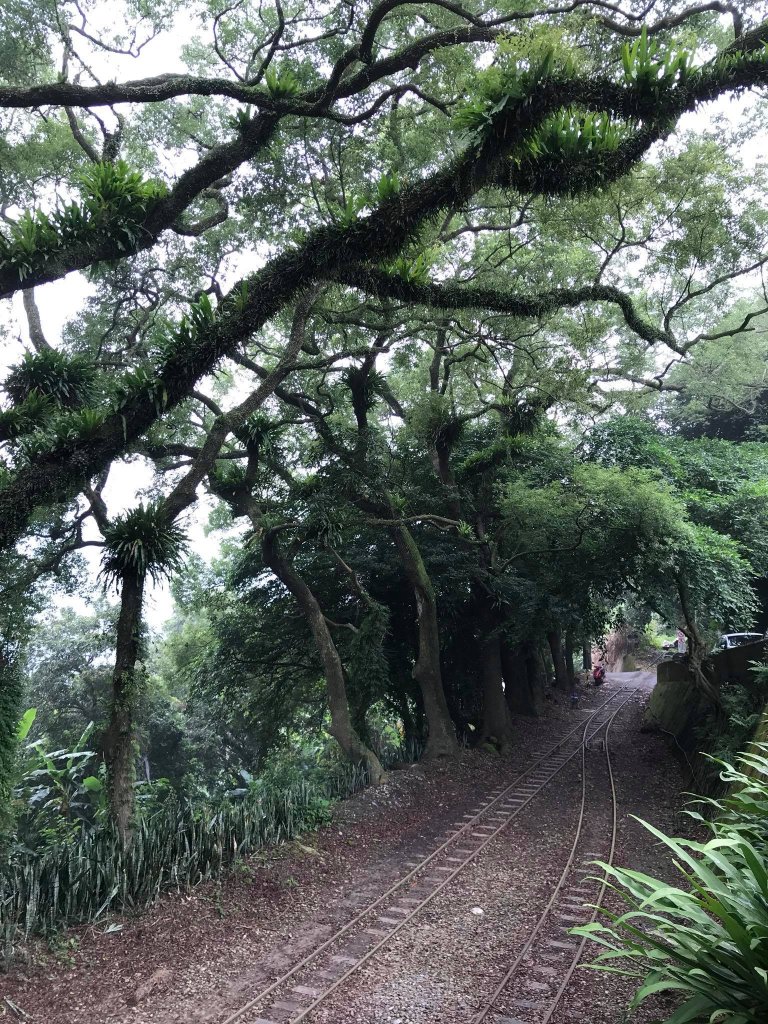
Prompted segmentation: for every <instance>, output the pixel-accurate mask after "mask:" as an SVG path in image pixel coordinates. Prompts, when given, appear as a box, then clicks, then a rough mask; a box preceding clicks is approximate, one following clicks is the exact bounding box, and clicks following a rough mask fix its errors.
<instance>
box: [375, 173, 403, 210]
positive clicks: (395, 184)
mask: <svg viewBox="0 0 768 1024" xmlns="http://www.w3.org/2000/svg"><path fill="white" fill-rule="evenodd" d="M400 187H401V185H400V176H399V175H398V173H397V171H396V170H391V171H388V172H387V173H386V174H382V176H381V177H380V178H379V180H378V182H377V183H376V197H377V199H378V200H379V202H381V203H386V202H388V201H389V200H390V199H394V198H395V197H396V196H397V195H398V194H399V192H400Z"/></svg>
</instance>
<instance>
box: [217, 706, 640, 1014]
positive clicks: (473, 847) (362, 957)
mask: <svg viewBox="0 0 768 1024" xmlns="http://www.w3.org/2000/svg"><path fill="white" fill-rule="evenodd" d="M627 692H628V690H627V689H626V688H622V689H620V690H617V691H616V692H615V693H613V694H612V695H611V696H610V697H609V698H608V699H607V700H606V701H604V702H603V703H602V704H600V705H599V706H598V707H597V708H596V709H594V711H592V712H590V713H589V714H588V717H587V718H586V720H585V721H584V722H583V723H580V724H579V725H578V726H576V727H575V728H574V729H571V730H570V731H569V732H567V733H566V734H565V735H564V736H562V737H561V738H560V739H559V740H558V741H557V743H556V744H555V745H554V746H552V747H551V748H549V749H548V750H547V751H545V752H543V753H541V755H539V756H537V757H536V760H534V761H533V763H532V764H530V765H529V766H528V768H527V769H526V770H525V771H524V772H522V773H521V774H520V775H519V776H518V777H517V778H516V779H515V780H514V781H513V782H512V783H511V784H510V785H509V786H506V787H503V788H501V789H497V790H493V791H491V793H490V794H489V799H488V800H487V801H486V803H485V804H483V805H482V806H480V807H476V808H473V809H472V811H471V812H470V813H468V814H465V815H464V819H467V820H463V821H460V822H456V824H455V825H454V826H453V827H452V828H450V829H449V830H448V831H447V833H446V837H445V839H444V840H443V841H442V842H441V843H440V845H439V846H438V847H437V848H436V849H435V850H433V851H432V852H431V853H430V854H429V855H427V856H426V857H424V858H423V859H421V860H420V861H418V862H416V863H410V864H408V865H407V867H408V868H409V871H408V873H407V874H405V875H404V876H403V877H402V878H400V879H399V880H398V881H397V882H395V883H394V884H393V885H391V886H390V887H389V888H388V889H387V890H386V891H385V892H384V893H382V894H381V895H380V896H378V897H377V898H376V899H374V900H373V901H371V902H370V903H368V904H367V905H366V906H365V907H363V908H362V909H361V910H360V911H358V912H357V913H356V914H355V916H354V917H353V918H352V919H351V920H350V921H348V922H347V923H346V924H345V925H343V926H342V927H341V928H339V929H338V930H337V931H336V932H335V933H334V934H333V935H331V936H330V937H329V938H328V939H326V940H325V941H324V942H322V943H320V945H318V946H317V947H316V948H315V949H314V950H313V951H312V952H311V953H309V954H308V955H307V956H305V957H304V958H303V959H302V960H300V961H299V962H298V963H297V964H295V965H294V966H293V967H291V968H290V970H288V971H286V972H285V973H284V974H282V975H281V976H280V977H278V978H276V979H275V980H274V981H272V982H271V983H270V984H269V985H267V986H266V987H264V988H263V989H261V990H260V991H258V992H257V993H255V994H254V995H253V996H252V997H251V998H250V999H248V1001H247V1002H246V1003H244V1004H243V1005H241V1006H240V1007H238V1008H237V1009H235V1010H230V1011H229V1013H228V1015H226V1016H224V1015H222V1016H221V1017H218V1018H216V1020H217V1024H299V1022H300V1021H304V1020H306V1019H307V1018H308V1017H310V1015H311V1014H312V1013H313V1012H314V1011H315V1010H316V1009H317V1008H318V1007H319V1006H320V1005H321V1004H322V1003H324V1002H325V1001H326V1000H327V999H328V998H329V996H331V995H332V994H333V993H334V992H336V990H337V989H339V988H340V987H341V986H342V985H343V984H344V983H345V982H346V981H347V980H348V979H349V978H350V977H351V976H352V975H353V974H355V973H356V971H358V970H359V969H360V968H361V967H362V966H363V965H364V964H366V963H367V962H368V961H369V960H371V958H372V957H374V956H376V954H377V953H378V952H379V951H380V950H381V949H382V948H383V947H384V946H386V945H387V944H388V943H389V942H390V941H391V940H392V939H393V938H394V937H395V935H397V934H398V933H399V932H400V931H401V930H402V929H403V928H405V927H406V926H407V925H409V924H411V923H412V922H413V920H414V919H415V918H416V917H417V916H418V915H419V913H420V912H421V911H422V910H423V909H424V907H426V906H427V905H428V904H429V903H431V902H432V900H433V899H435V897H436V896H438V895H439V894H440V893H441V892H443V890H444V889H445V888H446V887H447V886H449V885H450V884H451V883H452V882H453V881H454V880H455V879H456V878H457V877H458V876H459V875H460V874H461V872H462V871H463V870H464V869H465V868H466V867H467V866H468V865H469V864H471V863H472V862H473V861H474V860H475V859H476V857H477V856H478V854H479V853H480V852H481V851H482V850H484V849H485V848H486V847H487V846H488V844H489V843H491V842H493V840H494V839H496V838H497V837H498V836H499V835H500V834H501V833H502V832H503V831H504V829H505V828H506V827H507V825H508V824H509V823H510V822H511V821H512V820H513V819H514V818H515V817H516V816H517V815H518V814H519V813H520V811H521V810H522V809H523V808H524V807H526V806H527V805H528V804H529V803H530V802H531V800H533V799H534V798H535V797H536V796H537V795H538V794H539V793H540V792H541V791H542V790H543V789H544V788H545V787H546V786H547V785H549V783H550V782H551V781H552V780H553V779H554V778H555V777H556V776H558V775H559V774H560V772H562V771H563V770H564V769H565V768H566V766H567V765H568V764H570V763H571V762H572V761H573V760H574V759H575V758H576V757H577V756H578V755H579V753H581V756H582V762H584V759H585V756H586V755H585V744H586V743H587V742H588V741H589V740H590V739H591V738H593V737H595V736H597V734H598V733H599V732H600V731H601V730H602V729H604V728H606V727H610V723H611V722H612V721H613V719H614V718H615V716H616V714H618V712H619V711H620V710H621V708H622V707H623V706H624V704H626V703H627V701H628V700H629V699H630V697H631V696H632V694H634V693H635V692H636V690H634V689H632V690H631V691H629V696H626V694H627ZM622 698H626V699H624V700H622ZM617 702H620V703H618V706H616V705H617ZM606 749H607V743H606ZM584 763H585V762H584ZM584 778H585V772H584V770H583V769H582V780H584ZM583 790H584V783H583ZM584 806H585V798H584V793H583V799H582V809H581V816H580V821H579V829H580V830H581V823H582V821H583V818H584ZM574 851H575V844H574ZM574 851H572V855H571V861H569V866H568V867H569V869H570V866H571V863H572V858H573V856H574ZM566 873H567V872H566ZM561 883H562V879H561ZM560 888H562V885H559V887H558V889H557V892H559V891H560ZM545 914H546V912H545ZM539 930H540V929H539ZM574 967H575V964H574ZM571 973H572V971H571ZM511 976H512V975H511V974H510V978H511ZM569 977H570V975H569ZM488 1013H494V1014H496V1016H497V1018H499V1017H501V1015H500V1014H498V1013H496V1011H495V1010H494V1009H493V1004H490V1005H489V1006H488V1008H487V1011H486V1016H487V1015H488ZM479 1019H482V1018H479ZM502 1019H503V1018H502ZM547 1020H549V1018H547Z"/></svg>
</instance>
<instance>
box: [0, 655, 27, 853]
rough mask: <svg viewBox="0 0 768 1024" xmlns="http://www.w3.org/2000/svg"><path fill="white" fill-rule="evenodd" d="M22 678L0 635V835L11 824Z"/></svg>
mask: <svg viewBox="0 0 768 1024" xmlns="http://www.w3.org/2000/svg"><path fill="white" fill-rule="evenodd" d="M21 700H22V679H21V674H20V672H19V671H18V665H17V663H16V660H15V657H14V654H13V652H12V651H10V650H8V649H7V644H6V642H5V640H4V639H3V638H0V837H2V836H3V835H4V834H5V832H6V830H7V829H8V827H9V825H10V787H11V780H12V778H13V770H14V765H15V761H16V749H17V745H18V736H19V715H20V713H21Z"/></svg>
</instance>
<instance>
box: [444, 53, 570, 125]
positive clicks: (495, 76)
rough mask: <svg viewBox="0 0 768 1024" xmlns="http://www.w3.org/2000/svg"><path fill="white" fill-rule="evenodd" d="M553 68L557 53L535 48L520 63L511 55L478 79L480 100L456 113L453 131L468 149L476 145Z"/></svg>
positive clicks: (482, 73) (466, 105) (515, 56)
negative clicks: (500, 64)
mask: <svg viewBox="0 0 768 1024" xmlns="http://www.w3.org/2000/svg"><path fill="white" fill-rule="evenodd" d="M555 64H556V49H555V47H554V46H551V45H548V46H546V47H545V48H543V49H542V48H540V47H539V48H537V49H536V50H534V51H532V52H531V53H530V54H528V55H526V56H525V57H523V58H522V59H517V55H516V54H515V55H513V59H512V60H511V61H507V62H505V64H504V65H503V66H502V67H496V68H491V69H489V70H488V71H486V72H480V74H479V75H478V76H477V86H478V87H479V88H478V91H479V94H480V95H479V97H478V98H477V99H473V100H470V101H469V102H468V103H466V104H465V105H464V106H461V107H459V108H458V109H457V111H456V112H455V114H454V116H453V127H454V128H455V129H456V130H457V131H458V132H459V133H460V134H461V135H462V136H463V137H464V138H465V139H466V141H467V142H468V143H469V144H470V145H479V144H480V143H481V142H482V141H483V139H484V138H485V136H486V135H487V133H488V132H489V131H490V130H491V129H492V128H493V125H494V123H495V120H496V118H497V117H498V115H499V114H500V113H502V112H503V111H504V110H506V109H508V108H510V107H513V106H515V105H517V104H519V103H521V102H522V101H524V100H525V98H526V97H527V96H528V95H530V93H532V92H533V90H534V89H535V88H536V86H537V85H539V84H540V83H541V82H542V81H544V80H545V79H547V78H548V77H549V76H550V75H551V74H552V71H553V69H554V67H555Z"/></svg>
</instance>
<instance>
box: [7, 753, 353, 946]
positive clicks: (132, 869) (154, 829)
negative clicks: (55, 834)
mask: <svg viewBox="0 0 768 1024" xmlns="http://www.w3.org/2000/svg"><path fill="white" fill-rule="evenodd" d="M364 785H365V773H364V772H363V771H361V770H360V769H353V768H346V769H344V768H342V767H341V766H340V767H339V770H338V771H337V772H335V773H332V774H330V775H329V776H328V777H327V778H326V779H324V780H323V781H322V782H321V783H318V782H317V781H316V780H312V781H311V782H308V781H306V780H304V779H299V780H298V781H293V783H292V784H286V782H285V781H281V782H280V783H279V784H278V783H276V782H270V780H269V779H267V780H258V781H257V782H256V783H255V784H254V785H252V786H251V785H246V786H245V787H244V789H245V792H244V793H243V794H240V795H239V796H237V795H235V794H233V796H231V797H229V798H226V799H223V800H210V801H199V802H195V803H193V802H191V801H178V800H176V799H175V798H173V797H172V796H170V795H169V796H168V798H167V799H166V800H165V801H164V802H162V803H161V804H160V806H159V807H157V808H156V809H155V810H153V809H152V804H149V808H150V810H149V813H147V811H146V807H145V809H144V813H143V815H142V816H141V817H140V818H139V820H138V822H137V824H136V828H135V832H134V838H133V840H132V842H131V844H130V846H128V847H127V848H126V847H125V845H124V844H123V843H122V841H121V839H120V838H119V836H118V835H117V833H116V832H115V831H114V830H113V829H112V828H111V827H110V826H108V825H104V826H101V827H97V828H89V827H88V826H87V825H86V824H83V826H82V827H81V828H80V831H79V832H77V834H70V835H68V837H67V840H66V841H65V842H58V843H55V844H54V845H51V846H48V847H47V848H45V849H43V850H42V851H41V852H39V853H35V852H33V851H30V850H28V849H20V848H18V847H17V848H16V849H11V850H10V851H8V852H7V853H6V855H5V857H4V859H2V860H0V942H1V943H2V955H3V958H4V961H5V963H6V964H8V963H10V962H11V960H12V959H13V956H14V953H15V950H16V948H17V947H18V945H19V944H20V943H21V942H23V941H25V940H26V939H28V938H29V937H30V936H31V935H34V934H50V933H51V932H54V931H56V930H57V929H59V928H61V927H62V926H64V925H68V924H78V923H86V922H93V921H96V920H98V919H99V918H101V917H102V916H103V915H104V914H106V913H109V912H118V911H126V910H135V909H139V908H141V907H143V906H146V905H147V904H148V903H150V902H152V901H153V900H154V899H156V898H157V896H158V895H159V894H160V893H161V892H162V891H164V890H167V889H177V890H182V889H184V890H186V889H189V888H191V887H192V886H194V885H197V884H198V883H200V882H203V881H206V880H208V879H211V878H216V877H218V876H220V875H221V874H222V873H223V872H224V871H225V870H226V869H227V868H228V867H229V866H230V865H232V864H233V863H234V862H235V861H236V860H237V858H239V857H241V856H242V855H244V854H248V853H253V852H254V851H255V850H258V849H260V848H262V847H264V846H268V845H272V844H275V843H280V842H284V841H285V840H288V839H291V838H292V837H294V836H296V835H299V834H300V833H301V832H303V831H307V830H308V829H313V828H316V827H317V826H318V825H319V824H322V823H323V822H324V821H326V820H327V818H328V815H329V812H330V807H331V804H332V802H333V800H335V799H338V798H339V797H343V796H348V795H350V794H351V793H353V792H355V791H357V790H358V789H360V788H362V786H364Z"/></svg>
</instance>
